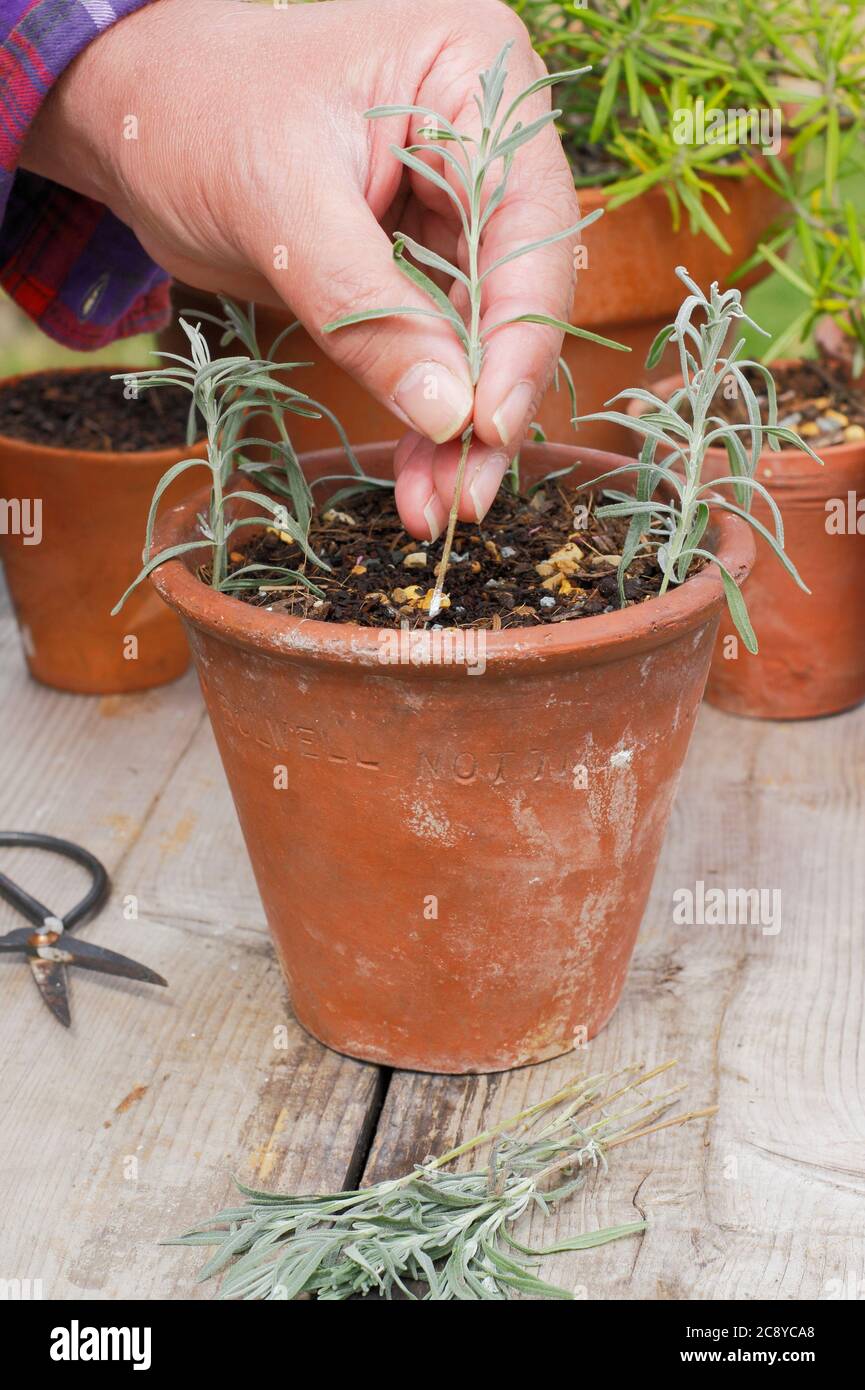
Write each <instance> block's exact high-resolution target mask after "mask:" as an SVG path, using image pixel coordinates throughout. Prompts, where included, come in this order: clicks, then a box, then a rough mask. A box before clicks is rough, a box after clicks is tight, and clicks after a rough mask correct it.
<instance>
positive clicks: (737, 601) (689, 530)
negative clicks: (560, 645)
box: [578, 266, 821, 652]
mask: <svg viewBox="0 0 865 1390" xmlns="http://www.w3.org/2000/svg"><path fill="white" fill-rule="evenodd" d="M676 274H677V275H678V277H679V279H680V280H681V281H682V283H683V284H684V285H685V287H686V289H687V290H688V291H689V293H688V295H687V297H686V298H685V300H684V301H683V303H682V306H681V308H680V309H679V312H678V314H677V316H676V320H675V322H674V323H672V324H670V325H669V326H668V327H667V328H665V329H663V330H662V332H661V333H659V335H658V337H657V338H656V339H655V342H654V343H653V344H652V347H651V349H650V351H649V356H648V359H647V362H646V365H647V367H654V366H655V365H657V362H658V361H659V359H660V357H661V354H662V353H663V351H664V349H665V348H666V346H667V345H668V344H673V345H674V346H675V348H676V349H677V351H678V356H679V370H680V372H681V377H682V385H681V386H679V387H678V388H677V389H676V390H675V391H674V392H673V393H672V395H671V396H670V397H669V399H668V400H666V401H664V400H661V398H660V397H659V396H656V395H654V394H653V393H652V392H651V391H647V390H642V389H640V388H636V387H634V388H631V389H629V390H626V391H622V392H620V393H619V395H618V396H615V397H614V398H613V400H612V401H609V402H608V403H607V404H608V405H614V404H615V402H616V401H619V400H630V401H639V402H641V403H642V404H644V405H646V406H648V410H647V411H646V412H645V413H644V414H642V415H639V416H631V415H627V414H625V413H624V412H622V411H617V410H604V411H599V412H598V413H597V414H594V415H586V416H582V417H578V418H581V419H584V420H607V421H611V422H613V423H615V424H617V425H622V426H624V427H625V428H626V429H629V430H633V431H634V432H635V433H637V434H639V435H641V436H642V437H643V440H644V444H643V447H642V449H641V451H640V457H639V462H636V463H629V464H624V465H622V466H621V467H619V468H616V469H612V470H611V471H610V472H609V473H604V474H603V475H602V476H601V477H599V478H596V479H594V480H593V483H592V484H591V486H594V485H595V484H597V483H601V482H605V481H606V480H607V479H609V478H612V477H615V476H617V475H619V474H621V473H624V472H630V473H635V474H636V492H635V494H631V493H624V492H614V491H612V490H610V489H607V490H606V491H607V495H608V496H611V497H612V498H613V499H614V500H613V502H611V503H609V504H606V505H604V506H602V507H599V508H598V514H599V516H627V517H630V518H631V523H630V526H629V528H628V533H627V538H626V540H625V544H624V546H623V548H622V559H621V562H620V564H619V569H618V574H619V600H620V603H621V605H622V607H624V606H625V603H626V599H625V590H624V583H625V577H626V574H627V570H628V566H629V565H630V564H631V562H632V560H633V559H634V556H635V555H636V554H637V551H638V550H639V549H640V548H641V547H647V546H648V547H650V548H652V549H655V550H656V551H657V555H658V562H659V564H660V566H661V569H662V570H663V575H664V577H663V581H662V585H661V589H660V593H661V594H663V593H665V592H666V590H667V588H668V587H669V585H671V584H681V583H683V582H684V580H685V579H686V578H687V576H688V571H689V570H690V568H691V565H692V564H693V562H694V560H696V559H698V558H702V559H706V560H711V561H713V562H714V563H715V564H717V565H718V568H719V569H720V571H721V578H722V580H723V583H724V591H725V593H726V597H727V603H728V606H729V609H730V615H731V617H732V619H733V622H734V624H735V626H736V629H737V631H738V632H739V635H740V636H741V638H742V640H743V642H744V643H745V646H746V647H747V649H748V651H750V652H756V651H757V639H756V637H755V635H754V630H753V628H752V626H751V622H750V619H749V617H748V611H747V608H746V605H745V600H744V599H743V597H742V594H741V592H740V590H739V588H738V586H737V584H736V582H735V580H734V578H733V576H732V575H731V574H730V572H729V570H727V569H726V567H725V566H724V565H723V564H722V563H721V561H720V560H719V559H718V557H717V556H716V555H713V554H712V553H711V551H709V550H706V549H704V548H703V547H702V546H701V541H702V539H703V536H704V534H705V531H706V527H707V525H708V523H709V515H710V507H711V508H718V509H720V510H722V511H727V512H732V513H733V514H734V515H736V516H738V517H741V519H742V520H743V521H746V522H748V523H749V525H751V526H752V527H753V528H754V530H755V531H756V532H757V533H758V535H760V536H761V537H762V539H763V540H765V541H766V542H767V544H768V545H769V546H770V547H771V549H772V550H773V551H774V553H775V555H776V556H777V557H778V559H779V560H780V561H781V564H782V565H783V566H784V568H785V569H786V570H787V572H788V573H789V574H790V575H791V577H792V578H793V579H794V580H795V582H796V583H797V584H798V585H799V587H800V588H801V589H803V590H804V591H805V592H806V593H809V592H810V590H808V589H807V587H806V585H805V584H804V583H803V581H802V579H801V578H800V577H799V574H798V572H797V570H796V567H795V565H794V564H793V562H792V561H791V559H790V557H789V556H788V555H787V554H786V553H785V551H784V523H783V521H782V519H781V513H780V511H779V509H778V506H777V503H776V502H775V500H774V498H773V497H772V495H771V493H769V492H768V491H767V489H766V488H765V487H764V486H763V484H762V483H761V482H759V481H758V479H757V478H756V477H755V476H754V475H755V473H756V470H757V461H758V459H759V457H760V452H761V450H762V448H763V444H764V441H767V442H768V444H769V447H770V448H772V449H778V448H779V447H780V441H781V440H786V441H787V442H788V443H790V444H793V445H795V447H796V448H798V449H804V450H805V451H806V453H808V454H810V455H811V457H812V458H813V459H815V460H816V462H817V463H820V462H821V460H820V459H819V458H818V457H817V455H816V454H815V453H814V451H813V449H812V448H811V447H810V445H808V444H807V443H806V442H805V440H803V439H800V438H799V437H798V435H796V434H795V433H794V432H793V431H792V430H790V429H787V428H786V427H785V426H783V425H779V424H778V415H777V407H776V400H775V385H774V382H773V380H772V374H771V372H770V371H769V369H768V368H767V367H765V366H764V365H763V364H762V363H759V362H752V361H747V360H743V358H742V350H743V348H744V345H745V340H744V338H740V339H739V340H738V341H737V342H736V343H735V344H734V345H733V347H732V348H729V349H728V348H727V340H728V338H729V336H730V332H731V330H732V329H733V328H734V326H735V324H736V323H737V322H742V323H747V324H750V325H751V326H752V327H753V328H755V329H756V330H757V331H758V332H763V330H762V329H761V328H760V327H759V325H758V324H756V323H754V322H753V320H752V319H750V318H749V317H748V315H747V314H746V313H745V311H744V309H743V308H742V297H741V294H740V292H739V291H738V290H727V291H726V293H725V294H721V293H720V291H719V290H718V286H717V284H713V285H712V287H711V289H710V291H709V297H708V298H707V297H706V295H704V294H703V292H702V290H701V289H700V288H699V286H698V285H696V284H695V283H694V281H693V280H692V279H691V278H690V276H689V275H688V273H687V271H686V270H685V269H684V268H683V267H682V266H679V267H678V268H677V270H676ZM695 320H696V321H695ZM746 368H751V369H753V370H754V371H756V372H759V373H760V375H761V376H762V377H763V379H764V381H765V383H766V390H767V397H768V412H767V413H768V419H767V420H766V421H765V422H764V421H763V419H762V417H761V414H760V407H759V403H758V401H757V397H756V395H755V393H754V391H753V389H752V387H751V385H750V383H749V381H748V379H747V377H746V375H745V370H746ZM727 382H732V383H734V385H735V389H736V390H737V392H738V393H739V395H740V396H741V399H742V401H743V402H744V405H745V409H746V412H747V415H748V423H747V424H743V425H733V424H730V423H729V422H728V421H727V420H725V419H724V418H723V417H722V416H720V415H718V414H713V404H714V402H715V399H716V397H717V396H718V395H719V393H721V392H722V391H723V390H724V389H725V383H727ZM722 447H723V448H725V449H726V451H727V458H728V461H729V465H730V472H729V475H727V476H725V477H722V478H715V479H712V480H711V481H708V482H704V481H703V477H702V474H703V467H704V464H705V459H706V451H707V450H708V449H710V448H722ZM659 455H660V457H659ZM661 483H665V484H666V485H667V494H668V495H667V497H666V498H665V499H664V500H661V498H659V497H658V496H656V493H657V491H658V488H659V485H660V484H661ZM725 484H729V485H730V486H731V488H732V492H733V497H734V499H735V500H734V501H729V500H728V499H726V498H725V497H722V496H721V495H720V494H719V493H717V492H716V489H717V488H718V487H719V486H723V485H725ZM755 493H759V495H760V496H761V497H762V498H763V499H764V501H765V502H766V503H767V505H768V507H769V510H770V512H771V514H772V521H773V526H774V531H771V530H769V529H768V528H767V527H766V526H764V525H763V523H762V522H761V521H759V520H758V519H757V518H756V517H755V516H752V515H751V503H752V501H753V497H754V494H755Z"/></svg>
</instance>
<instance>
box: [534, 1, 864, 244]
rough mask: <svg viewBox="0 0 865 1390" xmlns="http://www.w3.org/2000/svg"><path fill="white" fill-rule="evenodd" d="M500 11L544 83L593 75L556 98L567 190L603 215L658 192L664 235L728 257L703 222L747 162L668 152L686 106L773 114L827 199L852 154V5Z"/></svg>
mask: <svg viewBox="0 0 865 1390" xmlns="http://www.w3.org/2000/svg"><path fill="white" fill-rule="evenodd" d="M509 3H510V4H511V6H512V8H513V9H515V10H516V11H517V13H518V14H520V15H521V16H522V17H523V19H524V20H525V22H526V24H527V26H528V28H529V32H530V34H531V37H532V41H533V44H534V46H535V48H536V49H537V51H538V52H539V53H540V54H541V56H542V57H543V58H544V60H545V62H546V63H547V65H548V66H549V67H550V68H551V69H552V70H555V69H556V68H562V69H568V68H571V67H573V66H574V64H575V63H590V64H591V65H592V72H591V75H590V76H589V77H587V79H586V80H585V82H583V83H581V84H580V85H579V87H569V88H567V90H566V91H564V92H563V93H562V94H561V96H559V93H556V97H557V100H560V101H561V104H562V106H563V114H562V118H561V128H562V132H563V136H564V139H565V147H566V149H567V150H568V152H569V154H570V156H571V158H572V161H573V164H574V169H575V177H576V182H577V184H578V185H579V184H580V183H593V184H597V183H602V184H605V185H606V186H607V187H608V191H609V193H610V195H611V203H610V205H611V207H618V206H620V205H621V204H623V203H625V202H628V201H629V200H630V199H632V198H636V197H638V196H640V195H641V194H642V193H645V192H647V191H648V190H649V189H651V188H655V187H657V188H660V189H662V190H663V192H664V193H665V195H666V197H667V200H668V202H669V204H670V209H671V212H672V216H673V225H674V227H678V225H679V222H680V220H681V215H682V213H683V212H684V213H685V214H686V215H687V217H688V219H689V222H690V226H691V229H692V231H702V232H704V233H705V234H706V235H707V236H708V237H710V238H711V240H712V241H714V242H715V243H716V244H717V245H718V246H720V247H722V249H724V250H727V251H728V250H729V246H728V244H727V241H726V239H725V237H724V235H723V233H722V232H721V230H720V228H719V226H718V224H717V221H716V220H715V218H716V217H717V209H718V208H720V209H721V210H722V211H726V210H727V206H728V205H727V201H726V199H725V198H724V195H723V192H722V189H721V187H719V182H720V183H721V185H723V182H724V181H727V180H730V179H733V180H735V179H740V178H742V177H744V176H745V174H747V173H748V171H749V169H750V168H751V167H752V161H750V160H749V158H748V157H747V155H746V146H744V145H741V146H737V145H736V144H734V143H732V142H731V141H729V140H728V141H727V142H725V143H705V142H695V143H690V142H688V143H681V141H680V139H677V134H676V128H677V122H678V121H679V120H681V113H682V112H695V110H696V106H697V103H698V102H701V103H702V108H701V109H702V111H703V113H704V115H705V116H706V117H708V116H710V114H711V113H712V112H716V111H725V112H740V111H743V110H747V111H759V110H766V109H768V110H772V111H774V110H783V111H784V112H785V125H786V127H787V130H788V133H789V135H790V137H791V144H790V152H791V153H795V152H796V150H797V149H798V148H800V147H804V146H805V145H807V144H809V143H811V142H813V141H815V140H819V141H820V142H821V143H822V152H821V156H822V157H821V169H822V172H823V173H824V176H825V179H826V187H827V188H828V187H829V185H830V184H832V183H837V180H838V177H839V170H840V162H841V159H842V156H843V150H844V145H845V143H848V144H851V145H852V146H854V147H855V146H856V145H857V144H858V145H859V146H860V147H861V145H862V134H863V122H865V46H863V42H862V40H863V33H865V11H863V7H862V4H861V0H731V3H727V4H720V3H719V0H691V2H690V3H688V4H687V5H670V4H669V3H668V0H587V3H586V0H582V3H580V0H509ZM734 125H736V123H735V122H734ZM738 137H739V130H738V129H737V130H736V139H738ZM586 156H588V157H589V160H588V165H587V171H586V172H585V174H582V173H581V166H582V165H584V164H585V163H586Z"/></svg>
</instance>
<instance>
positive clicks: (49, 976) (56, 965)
mask: <svg viewBox="0 0 865 1390" xmlns="http://www.w3.org/2000/svg"><path fill="white" fill-rule="evenodd" d="M30 969H31V970H32V971H33V978H34V980H35V981H36V983H37V985H38V986H39V993H40V994H41V995H42V998H43V999H44V1000H45V1003H46V1004H47V1005H48V1007H49V1009H50V1010H51V1012H52V1013H53V1015H54V1017H55V1018H56V1019H57V1021H58V1023H62V1024H63V1027H64V1028H68V1027H69V1025H70V1023H71V1022H72V1020H71V1018H70V1017H69V994H68V991H67V988H66V966H65V965H63V964H62V963H61V962H60V961H56V960H40V959H39V957H38V956H31V957H30Z"/></svg>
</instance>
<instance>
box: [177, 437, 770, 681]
mask: <svg viewBox="0 0 865 1390" xmlns="http://www.w3.org/2000/svg"><path fill="white" fill-rule="evenodd" d="M394 448H395V444H394V443H393V442H392V441H391V442H388V443H387V444H367V445H360V446H359V447H358V448H357V449H356V450H355V452H356V454H357V456H358V458H359V459H360V460H361V461H364V460H366V461H367V462H368V463H371V462H372V461H373V460H378V461H379V462H380V461H381V456H382V451H383V450H386V451H387V454H388V455H389V454H390V453H391V452H392V451H393V449H394ZM524 453H525V454H527V455H528V457H529V458H532V457H534V458H535V459H538V458H541V457H542V458H543V459H544V460H545V461H546V460H549V464H550V469H551V470H552V469H554V468H557V467H562V466H564V465H565V464H566V463H569V462H577V463H580V462H582V463H584V464H592V465H594V469H593V471H596V472H597V473H599V474H600V473H602V472H605V471H606V470H607V469H608V468H609V467H610V466H611V465H612V464H614V463H616V462H621V461H626V460H624V458H623V456H622V455H618V454H609V453H604V452H602V451H600V450H597V449H579V448H577V447H575V446H573V445H567V444H533V445H528V446H525V448H524ZM301 461H302V462H304V461H306V462H308V463H315V464H316V465H318V466H322V467H323V468H325V469H326V470H327V471H329V472H330V471H333V468H334V466H335V465H338V464H339V463H340V462H343V463H344V454H343V451H342V450H341V449H338V448H337V449H321V450H316V451H315V452H313V453H307V454H302V455H301ZM208 495H209V490H206V489H205V490H204V491H203V492H202V493H200V494H195V495H194V496H192V497H190V498H189V499H188V500H187V501H186V502H185V503H183V504H181V505H180V506H178V507H174V508H172V509H171V511H169V512H166V513H165V514H164V516H163V518H162V519H161V521H160V523H159V525H158V527H157V530H156V534H155V536H154V551H153V553H156V552H157V551H158V550H159V549H163V548H167V547H168V546H170V545H176V544H178V543H180V542H182V541H183V539H184V538H186V537H188V535H189V529H190V528H189V522H190V518H191V517H194V516H195V515H196V513H197V512H198V510H199V509H200V508H201V505H202V501H203V500H206V497H207V496H208ZM713 525H714V527H715V530H716V535H717V538H718V554H719V556H720V557H721V558H722V559H723V561H724V563H725V564H726V566H727V568H728V569H729V570H730V572H731V573H732V574H733V575H734V577H735V578H736V580H737V582H738V583H741V582H742V581H743V580H744V579H745V578H746V576H747V574H748V573H749V571H750V569H751V566H752V564H753V562H754V556H755V545H754V538H753V535H752V532H751V528H750V527H749V526H748V525H747V523H745V522H743V521H741V520H740V519H738V518H737V517H734V516H731V515H729V514H727V513H721V514H720V515H717V516H716V518H714V519H713ZM184 558H186V559H188V557H183V558H177V559H174V560H169V561H166V563H165V564H163V565H160V566H159V568H158V569H156V570H155V571H154V572H153V574H152V575H151V576H150V577H151V581H152V583H153V584H154V585H155V587H156V589H157V590H158V592H159V593H160V595H161V596H162V598H163V599H164V600H165V601H166V603H168V604H169V606H170V607H171V608H173V609H175V611H176V612H178V613H179V614H180V616H181V617H182V618H184V619H185V620H186V621H187V622H188V623H191V624H192V625H193V626H194V627H198V628H202V629H204V630H205V631H207V632H210V633H212V634H213V635H215V636H217V637H219V638H221V639H222V640H224V641H226V642H229V643H231V644H232V645H235V646H240V647H245V648H247V649H250V650H254V651H259V652H264V653H265V654H270V655H271V656H273V657H285V656H291V655H294V656H296V657H297V658H300V659H304V658H306V659H310V660H315V661H316V662H319V661H325V662H329V663H334V664H346V663H349V664H353V665H372V664H374V665H376V666H377V667H378V669H379V671H380V672H381V674H382V675H386V674H390V675H394V674H396V676H397V677H399V676H402V677H403V678H404V677H405V674H406V671H405V668H404V667H402V666H401V665H399V664H396V663H391V664H388V663H384V662H383V660H382V656H381V652H382V633H383V632H392V633H397V634H399V632H400V629H399V628H368V627H361V626H360V625H359V624H357V623H339V624H336V623H326V622H321V621H318V620H317V619H312V618H299V617H289V616H287V615H285V614H280V613H268V612H267V611H266V610H265V609H263V608H254V607H251V606H250V605H249V604H245V603H243V602H242V601H241V600H240V599H235V598H232V597H231V596H230V595H227V594H218V593H216V592H214V590H213V589H211V588H209V587H208V586H207V585H205V584H202V583H201V581H200V580H199V579H197V578H196V577H195V575H194V574H193V573H192V571H191V569H190V568H189V565H188V564H186V563H184ZM724 601H725V600H724V590H723V584H722V580H721V573H720V570H719V569H718V567H717V565H714V564H712V565H707V566H705V567H704V568H703V569H702V570H700V571H699V573H697V574H695V575H692V576H691V578H690V579H688V580H687V581H686V582H685V583H684V584H682V585H680V586H678V587H677V588H675V589H673V590H670V591H669V592H668V593H666V594H665V595H664V597H663V598H654V599H650V600H647V601H646V602H645V603H642V604H637V605H634V604H632V605H630V606H629V607H627V608H625V609H617V610H616V611H615V612H613V613H600V614H597V615H595V616H593V617H589V618H577V619H572V620H567V621H565V622H561V623H549V624H545V625H542V626H539V627H538V628H534V629H529V628H514V629H511V630H507V629H505V630H504V631H501V632H490V631H486V634H485V654H486V663H487V666H488V667H491V668H493V669H495V668H497V667H498V668H500V669H501V668H504V667H512V666H513V665H526V664H529V663H536V662H539V661H540V662H547V661H549V660H551V659H555V658H557V657H564V656H567V657H569V658H571V657H572V656H574V655H577V656H581V657H585V658H586V659H587V660H588V661H592V660H595V661H600V660H604V659H615V656H616V653H617V651H618V650H619V649H625V648H628V647H633V645H634V644H635V643H636V644H638V645H640V646H644V647H645V648H646V649H647V650H648V649H651V648H653V647H657V646H661V645H663V644H665V643H666V642H669V641H671V640H673V638H675V637H677V636H679V635H681V634H682V633H683V632H687V631H688V630H689V629H692V628H695V627H697V626H699V625H700V624H701V623H703V622H705V621H706V618H707V617H708V616H710V615H711V614H712V613H713V612H714V611H715V610H716V609H718V610H720V608H721V607H722V605H723V604H724ZM409 669H410V671H411V673H412V676H413V678H414V677H415V676H418V677H420V676H431V677H433V678H436V677H438V678H441V677H446V676H448V675H451V674H453V672H454V670H455V667H454V666H453V665H452V664H435V663H429V664H421V665H417V666H416V665H412V666H411V667H410V668H409Z"/></svg>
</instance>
